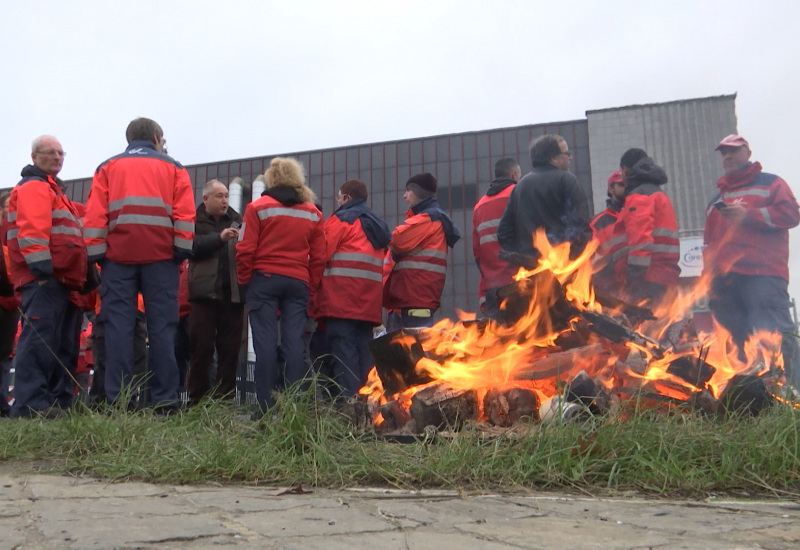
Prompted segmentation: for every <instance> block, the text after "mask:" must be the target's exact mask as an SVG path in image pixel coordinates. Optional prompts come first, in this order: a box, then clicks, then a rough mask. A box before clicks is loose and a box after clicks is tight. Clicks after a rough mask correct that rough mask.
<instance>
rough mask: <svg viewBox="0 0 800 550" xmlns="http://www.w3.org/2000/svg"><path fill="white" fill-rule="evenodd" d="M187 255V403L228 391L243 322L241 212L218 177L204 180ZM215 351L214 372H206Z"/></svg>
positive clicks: (228, 393)
mask: <svg viewBox="0 0 800 550" xmlns="http://www.w3.org/2000/svg"><path fill="white" fill-rule="evenodd" d="M196 215H197V217H196V220H195V225H194V243H193V244H192V258H191V260H189V301H190V302H191V305H192V308H191V312H190V313H189V341H190V344H191V350H192V351H191V356H190V359H189V372H188V374H187V376H186V389H187V391H188V393H189V404H190V405H191V404H196V403H197V402H198V401H200V400H201V399H202V398H203V397H204V396H206V395H209V394H211V393H212V389H213V395H214V397H219V398H222V397H232V396H233V394H234V393H235V390H236V366H237V364H238V362H239V348H240V346H241V341H242V328H243V324H244V300H243V296H242V291H241V289H240V288H239V283H238V275H237V272H236V241H237V239H238V238H239V227H241V225H242V217H241V216H240V215H239V213H238V212H236V211H235V210H234V209H233V208H231V207H230V206H229V205H228V188H227V187H225V185H224V184H223V183H222V182H221V181H219V180H216V179H213V180H211V181H209V182H207V183H206V184H205V185H204V186H203V202H202V203H201V204H200V205H199V206H198V207H197V213H196ZM215 351H216V353H217V374H216V379H215V380H214V381H213V382H212V380H211V378H210V373H211V361H212V359H213V357H214V352H215Z"/></svg>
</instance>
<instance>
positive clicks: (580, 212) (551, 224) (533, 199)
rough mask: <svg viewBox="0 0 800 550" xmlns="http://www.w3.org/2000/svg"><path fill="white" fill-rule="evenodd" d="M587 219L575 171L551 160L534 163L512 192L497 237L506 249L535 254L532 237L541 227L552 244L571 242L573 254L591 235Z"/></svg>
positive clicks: (582, 195)
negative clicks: (549, 162) (567, 170)
mask: <svg viewBox="0 0 800 550" xmlns="http://www.w3.org/2000/svg"><path fill="white" fill-rule="evenodd" d="M590 221H591V217H590V211H589V203H588V201H587V200H586V193H584V191H583V189H582V188H581V185H580V184H579V183H578V179H577V178H576V177H575V175H574V174H572V173H571V172H566V171H564V170H559V169H558V168H556V167H555V166H553V165H551V164H546V165H537V166H534V167H533V170H532V171H531V172H529V173H528V174H526V175H525V177H523V178H522V179H521V180H519V183H517V185H516V187H514V190H513V191H512V192H511V196H510V197H509V200H508V204H507V205H506V210H505V212H504V213H503V217H502V219H501V220H500V226H499V227H498V228H497V240H498V242H499V243H500V246H501V247H502V248H503V249H505V250H509V251H512V252H519V253H522V254H530V255H533V256H538V255H539V252H538V251H537V250H536V249H535V248H534V246H533V237H534V235H535V233H536V230H537V229H539V228H540V227H542V228H544V230H545V232H546V233H547V238H548V240H549V241H550V243H551V244H559V243H563V242H566V241H569V242H571V243H572V245H573V246H572V250H571V254H570V256H571V257H573V258H575V257H577V256H578V255H579V254H580V252H582V251H583V249H584V247H585V246H586V243H588V242H589V240H590V239H591V238H592V230H591V228H590V227H589V222H590Z"/></svg>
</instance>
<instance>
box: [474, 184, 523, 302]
mask: <svg viewBox="0 0 800 550" xmlns="http://www.w3.org/2000/svg"><path fill="white" fill-rule="evenodd" d="M513 190H514V186H513V185H509V186H508V187H506V188H505V189H503V190H502V191H500V192H499V193H497V194H496V195H492V196H489V195H484V196H483V197H481V199H480V200H479V201H478V203H477V204H476V205H475V208H474V209H473V212H472V255H473V256H474V258H475V262H476V263H477V264H478V270H479V271H480V282H479V284H478V299H479V301H480V302H481V303H483V301H484V300H485V296H486V290H487V289H489V288H495V287H499V286H503V285H507V284H510V283H512V282H513V281H514V275H515V274H516V272H517V268H516V267H515V266H513V265H511V264H509V263H508V262H506V261H503V260H501V259H500V257H499V256H500V250H501V248H500V243H498V242H497V227H498V226H499V225H500V219H501V218H502V217H503V212H505V209H506V204H507V203H508V198H509V197H510V196H511V192H512V191H513Z"/></svg>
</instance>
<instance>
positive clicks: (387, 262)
mask: <svg viewBox="0 0 800 550" xmlns="http://www.w3.org/2000/svg"><path fill="white" fill-rule="evenodd" d="M391 263H392V257H391V256H386V257H385V258H384V259H383V265H391Z"/></svg>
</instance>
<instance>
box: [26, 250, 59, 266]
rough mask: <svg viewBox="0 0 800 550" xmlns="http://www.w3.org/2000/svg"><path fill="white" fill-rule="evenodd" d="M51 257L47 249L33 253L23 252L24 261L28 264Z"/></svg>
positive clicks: (50, 258)
mask: <svg viewBox="0 0 800 550" xmlns="http://www.w3.org/2000/svg"><path fill="white" fill-rule="evenodd" d="M52 259H53V258H52V257H51V256H50V251H49V250H42V251H41V252H34V253H33V254H25V261H26V262H27V263H29V264H32V263H35V262H42V261H44V260H52Z"/></svg>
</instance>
